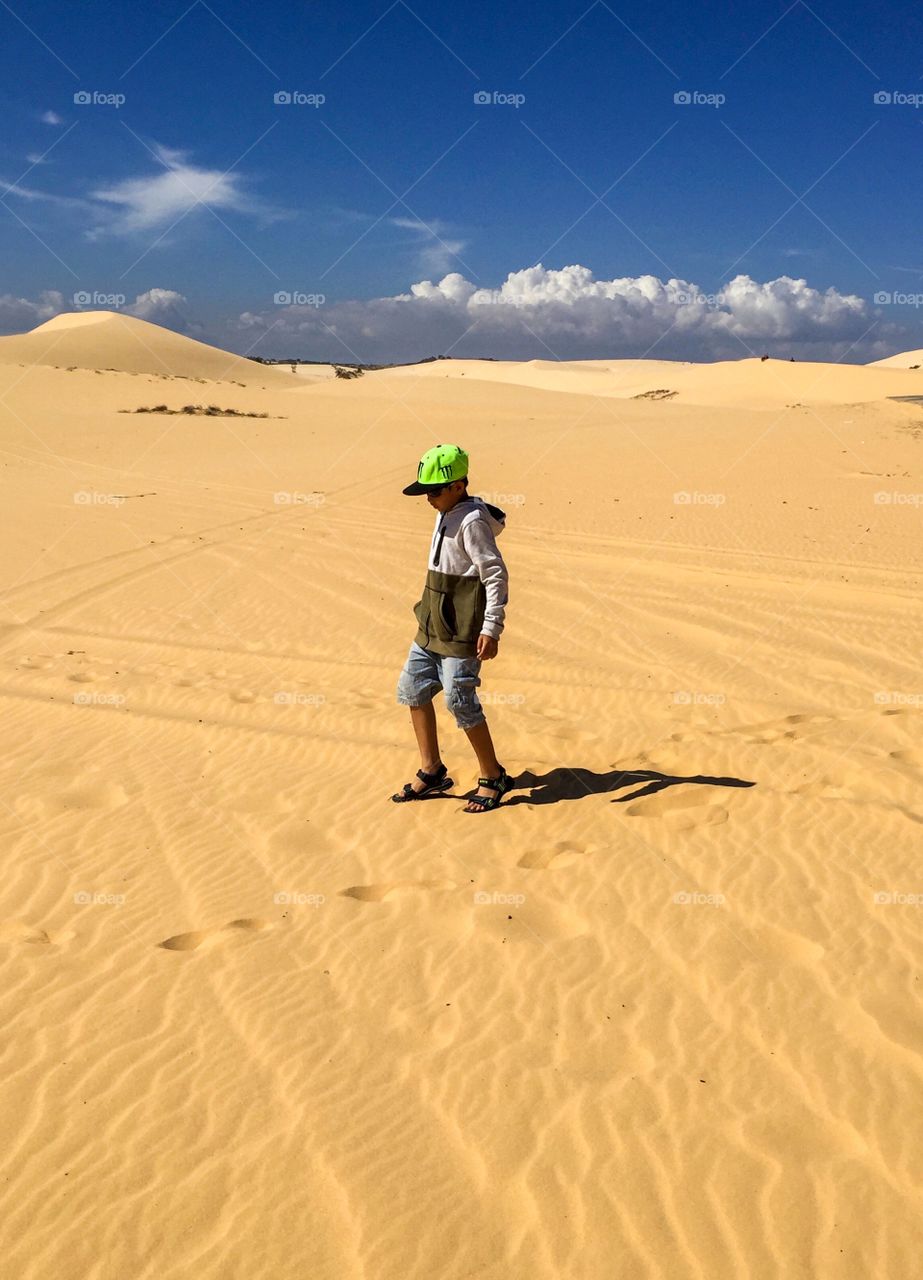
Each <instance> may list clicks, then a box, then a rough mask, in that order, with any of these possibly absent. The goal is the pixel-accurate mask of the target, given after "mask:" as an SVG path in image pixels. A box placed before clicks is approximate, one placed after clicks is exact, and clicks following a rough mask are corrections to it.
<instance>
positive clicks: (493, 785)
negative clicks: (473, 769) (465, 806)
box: [478, 765, 508, 800]
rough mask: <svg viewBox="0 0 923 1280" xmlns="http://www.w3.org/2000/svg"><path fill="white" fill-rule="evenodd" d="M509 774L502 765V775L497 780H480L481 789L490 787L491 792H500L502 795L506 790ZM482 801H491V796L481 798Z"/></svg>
mask: <svg viewBox="0 0 923 1280" xmlns="http://www.w3.org/2000/svg"><path fill="white" fill-rule="evenodd" d="M507 780H508V779H507V772H506V770H505V769H504V768H503V766H502V765H501V767H500V774H499V776H498V777H496V778H478V786H479V787H490V789H491V791H499V792H500V794H501V795H502V794H503V792H504V791H505V790H506V782H507ZM481 799H482V800H488V799H490V797H489V796H481Z"/></svg>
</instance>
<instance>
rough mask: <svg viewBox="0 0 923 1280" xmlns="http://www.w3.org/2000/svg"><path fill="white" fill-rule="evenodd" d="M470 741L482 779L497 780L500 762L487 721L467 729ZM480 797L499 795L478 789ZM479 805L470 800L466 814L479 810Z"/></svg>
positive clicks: (483, 788) (477, 793)
mask: <svg viewBox="0 0 923 1280" xmlns="http://www.w3.org/2000/svg"><path fill="white" fill-rule="evenodd" d="M465 733H466V734H467V735H468V741H469V742H470V743H471V745H472V747H474V753H475V755H476V756H477V758H478V768H479V769H480V771H481V772H480V775H479V776H480V777H482V778H497V777H499V775H500V762H499V761H498V760H497V754H496V752H495V751H494V744H493V739H492V738H491V736H490V728H489V727H488V724H487V721H486V720H482V721H481V723H480V724H476V725H474V726H473V727H472V728H470V729H466V730H465ZM475 794H476V795H479V796H493V795H496V794H497V793H496V792H495V791H491V789H490V787H478V789H477V792H476V793H475ZM477 807H478V806H477V805H472V803H471V801H470V800H469V801H468V803H467V804H466V805H465V812H469V813H470V812H471V811H472V810H474V809H477Z"/></svg>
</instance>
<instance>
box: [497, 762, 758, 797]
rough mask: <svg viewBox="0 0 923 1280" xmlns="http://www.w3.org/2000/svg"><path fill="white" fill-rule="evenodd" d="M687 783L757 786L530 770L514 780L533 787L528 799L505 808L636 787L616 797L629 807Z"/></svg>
mask: <svg viewBox="0 0 923 1280" xmlns="http://www.w3.org/2000/svg"><path fill="white" fill-rule="evenodd" d="M685 782H699V783H702V784H703V785H706V786H711V787H755V786H756V783H755V782H747V781H745V779H743V778H710V777H706V776H705V774H701V773H697V774H695V775H694V776H693V777H689V778H681V777H676V776H674V775H673V774H669V773H657V772H656V771H655V770H654V769H613V770H612V772H611V773H594V772H593V770H592V769H580V768H577V769H570V768H568V767H566V766H562V767H560V768H557V769H549V771H548V772H547V773H542V774H538V773H533V772H532V771H531V770H530V769H527V770H525V772H523V773H520V774H519V775H518V777H516V778H514V779H513V787H514V788H515V789H517V790H519V789H521V788H523V787H531V788H532V790H531V792H530V793H529V795H527V796H511V797H509V798H506V799H504V802H503V803H504V806H506V805H512V804H557V803H558V802H559V801H560V800H582V799H583V797H584V796H589V795H600V794H602V793H603V792H608V791H620V790H622V789H623V788H625V787H636V788H637V790H633V791H631V792H630V793H629V794H628V795H624V796H615V797H614V799H613V800H612V801H611V803H612V804H626V803H627V802H628V801H629V800H640V799H641V797H642V796H651V795H654V793H655V792H657V791H663V790H664V788H666V787H673V786H678V785H679V784H680V783H685Z"/></svg>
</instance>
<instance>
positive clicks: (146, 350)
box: [0, 311, 293, 386]
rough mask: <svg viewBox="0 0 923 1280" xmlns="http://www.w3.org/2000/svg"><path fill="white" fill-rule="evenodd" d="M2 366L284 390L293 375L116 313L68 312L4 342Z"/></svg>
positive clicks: (1, 345)
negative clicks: (149, 375)
mask: <svg viewBox="0 0 923 1280" xmlns="http://www.w3.org/2000/svg"><path fill="white" fill-rule="evenodd" d="M0 363H3V364H16V363H22V364H28V365H53V366H56V367H58V368H62V369H66V368H68V367H71V366H73V367H76V368H78V369H110V370H118V371H120V372H123V373H156V374H161V375H162V376H167V377H173V378H201V379H207V380H210V381H227V382H230V381H233V380H237V381H242V382H245V383H247V384H248V385H250V384H253V383H262V384H266V385H269V383H270V382H271V383H273V384H274V385H277V386H284V385H287V384H286V381H285V380H286V379H288V381H289V382H292V381H293V379H292V375H291V372H290V370H287V369H285V368H284V367H282V368H277V367H267V366H263V365H259V364H256V363H255V362H254V361H253V360H248V359H246V358H243V357H241V356H236V355H233V354H232V353H231V352H229V351H220V350H219V349H218V348H217V347H210V346H207V345H206V344H205V343H203V342H197V341H196V340H195V339H194V338H187V337H184V336H183V335H182V334H179V333H173V332H171V331H170V330H169V329H163V328H161V327H160V325H156V324H150V323H149V322H148V321H147V320H138V319H136V318H135V317H134V316H127V315H121V314H120V313H118V312H115V311H80V312H69V313H67V314H65V315H59V316H55V317H54V319H52V320H46V322H45V323H44V324H40V325H39V326H38V327H37V328H36V329H33V330H32V331H31V333H25V334H17V335H15V336H13V337H9V338H0Z"/></svg>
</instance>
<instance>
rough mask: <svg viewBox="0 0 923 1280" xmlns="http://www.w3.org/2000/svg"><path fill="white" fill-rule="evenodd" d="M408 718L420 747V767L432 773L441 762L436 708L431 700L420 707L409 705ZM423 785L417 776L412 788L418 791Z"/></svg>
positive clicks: (425, 771)
mask: <svg viewBox="0 0 923 1280" xmlns="http://www.w3.org/2000/svg"><path fill="white" fill-rule="evenodd" d="M410 719H411V721H412V723H413V731H414V733H415V734H416V735H417V746H418V747H419V748H420V768H421V769H422V770H423V772H424V773H434V772H435V771H436V770H437V769H438V768H439V766H440V765H441V764H442V761H441V760H440V758H439V736H438V734H437V732H436V708H435V707H434V706H433V704H432V703H431V702H427V703H425V705H424V706H422V707H411V708H410ZM423 786H424V784H423V783H422V782H421V781H420V779H419V778H417V779H416V781H415V782H414V788H413V789H414V791H420V790H422V788H423Z"/></svg>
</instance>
